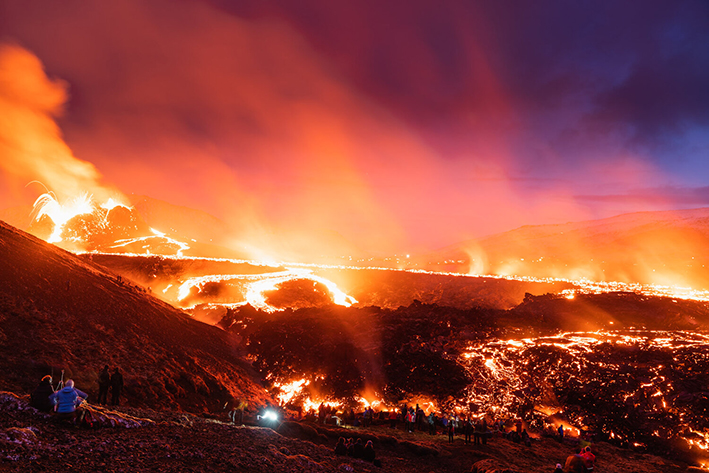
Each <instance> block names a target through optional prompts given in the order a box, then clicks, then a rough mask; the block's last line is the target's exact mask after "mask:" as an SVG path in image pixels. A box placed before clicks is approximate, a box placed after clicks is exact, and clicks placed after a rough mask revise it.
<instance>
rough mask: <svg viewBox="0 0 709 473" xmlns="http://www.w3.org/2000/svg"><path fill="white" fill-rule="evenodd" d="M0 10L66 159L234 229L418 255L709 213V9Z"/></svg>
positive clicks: (133, 6)
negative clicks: (637, 217) (46, 85)
mask: <svg viewBox="0 0 709 473" xmlns="http://www.w3.org/2000/svg"><path fill="white" fill-rule="evenodd" d="M0 5H1V7H0V8H1V10H0V37H1V38H2V40H3V41H4V42H5V43H13V44H16V45H19V46H21V47H23V48H25V49H27V50H28V51H29V52H31V53H32V54H34V55H36V57H37V58H38V59H39V60H40V61H41V62H42V63H43V64H44V67H45V69H46V71H47V73H48V74H49V76H50V77H53V78H58V79H61V80H63V81H66V83H67V87H68V90H69V99H68V102H67V104H66V112H65V113H64V115H63V116H62V117H61V118H59V119H58V123H59V126H60V127H61V130H62V132H63V133H64V137H65V139H66V142H67V144H68V145H69V146H70V148H71V149H72V150H73V152H74V155H75V156H76V157H77V158H79V159H81V160H85V161H89V162H91V163H93V164H94V165H95V166H96V168H97V169H98V171H99V172H100V173H101V174H102V175H103V181H104V182H106V183H110V184H112V185H115V186H117V187H118V188H120V189H121V190H122V191H123V192H125V193H133V192H134V193H139V194H148V195H151V196H154V197H157V198H161V199H165V200H168V201H171V202H174V203H177V204H180V205H188V206H191V207H196V208H199V209H202V210H206V211H209V212H211V213H213V214H216V215H217V216H219V217H221V218H225V219H233V220H235V223H237V224H238V225H241V226H242V227H243V228H252V229H253V228H259V229H262V228H271V229H272V228H291V229H295V230H297V231H298V232H301V233H302V234H303V235H307V233H308V231H309V230H310V229H314V228H317V229H328V230H335V231H337V232H339V233H341V234H342V235H344V236H345V237H346V238H348V239H350V240H353V241H356V242H357V243H358V244H361V245H362V246H364V247H380V248H385V247H386V248H402V247H406V248H409V247H411V248H423V247H426V248H431V247H436V246H440V245H445V244H447V243H453V242H455V241H458V240H461V239H466V238H470V237H474V236H480V235H484V234H489V233H494V232H499V231H505V230H509V229H511V228H515V227H517V226H520V225H525V224H537V223H557V222H565V221H570V220H579V219H587V218H599V217H605V216H611V215H615V214H618V213H622V212H630V211H637V210H663V209H671V208H687V207H699V206H707V205H708V204H709V3H708V2H706V1H700V0H697V1H681V2H678V1H662V2H660V1H623V2H616V1H603V2H598V1H593V2H591V1H574V2H569V1H535V2H524V1H514V2H513V1H500V0H495V1H475V2H460V1H450V2H448V1H426V2H423V1H385V2H382V1H369V0H365V1H357V2H347V3H345V2H334V1H323V0H302V1H298V2H290V1H285V0H283V1H259V2H231V1H227V0H212V1H203V2H197V1H193V0H180V1H176V2H167V1H154V2H138V1H125V2H111V3H95V4H88V5H87V4H86V3H85V2H78V1H76V2H74V1H67V2H31V4H30V3H29V2H24V1H8V0H3V1H2V2H0ZM10 174H11V173H10ZM8 175H9V174H8V173H7V171H6V174H5V180H6V181H8V182H10V181H12V179H14V178H11V177H8ZM24 178H25V177H24V176H23V179H24ZM10 187H12V186H10ZM15 187H16V188H18V189H19V186H15ZM23 192H26V191H23ZM3 198H4V199H7V200H8V202H9V201H13V202H12V203H15V202H16V201H18V200H22V199H27V198H28V197H27V195H26V194H24V193H17V192H14V193H12V192H9V191H6V192H5V195H3ZM237 215H238V217H237ZM254 231H256V230H254Z"/></svg>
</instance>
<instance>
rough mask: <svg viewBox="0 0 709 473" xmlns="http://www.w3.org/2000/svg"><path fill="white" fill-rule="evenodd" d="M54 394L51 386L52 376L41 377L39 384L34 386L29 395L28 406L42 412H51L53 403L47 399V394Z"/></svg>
mask: <svg viewBox="0 0 709 473" xmlns="http://www.w3.org/2000/svg"><path fill="white" fill-rule="evenodd" d="M52 394H54V388H52V377H51V376H49V375H47V376H45V377H44V378H42V381H40V382H39V385H37V387H36V388H35V390H34V392H32V395H31V396H30V406H32V407H34V408H35V409H37V410H39V411H42V412H51V410H52V408H53V407H54V405H53V404H52V402H51V401H50V400H49V396H51V395H52Z"/></svg>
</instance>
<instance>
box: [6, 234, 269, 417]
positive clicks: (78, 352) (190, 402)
mask: <svg viewBox="0 0 709 473" xmlns="http://www.w3.org/2000/svg"><path fill="white" fill-rule="evenodd" d="M0 264H1V269H0V370H2V373H3V376H2V377H1V378H0V387H1V388H2V389H8V390H13V391H20V392H21V391H24V392H28V391H31V390H32V389H33V388H34V387H35V385H36V384H37V382H38V380H39V379H40V378H41V377H42V376H43V375H45V374H49V373H51V372H53V373H54V375H55V381H56V380H58V378H59V375H60V372H61V370H65V371H66V373H65V377H67V378H68V377H72V378H74V380H75V381H76V383H77V387H79V388H80V389H82V390H84V391H86V392H88V393H89V395H90V396H91V397H92V398H93V399H94V400H95V399H96V392H97V385H96V378H97V373H98V371H99V370H100V368H101V367H103V366H104V365H106V364H107V365H109V366H111V367H114V366H119V367H120V368H121V369H122V371H123V373H124V377H125V380H126V385H125V397H126V398H127V401H126V402H127V403H128V404H130V405H134V406H148V407H154V408H172V409H183V410H189V411H198V412H201V411H206V410H217V409H220V408H221V406H222V405H223V404H224V403H225V402H226V400H229V399H230V398H232V397H244V398H247V399H249V401H250V404H251V405H252V406H254V405H258V404H263V403H265V402H266V401H267V400H268V398H267V395H266V394H265V392H264V389H263V387H261V386H260V384H259V383H258V382H257V381H256V380H255V378H254V377H253V375H252V373H251V371H250V367H249V365H248V364H247V363H245V362H243V360H242V359H241V358H240V357H239V356H238V353H237V351H236V348H235V346H234V345H233V343H232V342H231V340H230V338H229V336H228V335H227V334H225V333H224V332H223V331H221V330H219V329H218V328H215V327H212V326H208V325H205V324H202V323H200V322H197V321H194V320H192V319H191V318H190V317H189V316H187V315H186V314H185V313H183V312H181V311H179V310H177V309H175V308H174V307H172V306H170V305H168V304H166V303H164V302H162V301H160V300H158V299H156V298H155V297H152V296H151V295H148V294H146V293H145V292H144V291H143V289H142V288H139V287H137V286H133V285H131V284H129V283H127V282H125V280H121V279H119V278H118V277H117V276H115V275H114V274H111V273H108V272H106V270H105V269H102V268H101V267H99V266H96V265H94V264H92V263H91V262H90V261H89V262H86V261H85V260H82V259H80V258H78V257H76V256H74V255H73V254H71V253H68V252H66V251H64V250H61V249H59V248H57V247H55V246H53V245H50V244H47V243H45V242H43V241H41V240H39V239H37V238H35V237H32V236H31V235H29V234H27V233H24V232H22V231H19V230H17V229H15V228H13V227H11V226H9V225H7V224H5V223H4V222H0Z"/></svg>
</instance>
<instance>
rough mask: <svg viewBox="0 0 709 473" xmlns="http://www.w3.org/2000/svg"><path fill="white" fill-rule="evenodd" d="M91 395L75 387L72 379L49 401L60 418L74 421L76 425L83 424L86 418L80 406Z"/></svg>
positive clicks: (50, 397)
mask: <svg viewBox="0 0 709 473" xmlns="http://www.w3.org/2000/svg"><path fill="white" fill-rule="evenodd" d="M88 397H89V395H88V394H86V393H85V392H83V391H80V390H79V389H76V388H75V387H74V380H72V379H70V380H67V382H66V383H65V384H64V388H63V389H60V390H59V391H57V392H55V393H54V394H52V395H51V396H49V400H50V401H51V402H52V404H54V410H55V412H56V413H57V415H58V416H59V417H60V418H66V419H74V423H75V424H81V421H82V420H83V418H84V410H83V409H81V408H80V407H79V406H80V405H81V403H82V402H84V401H85V400H86V398H88Z"/></svg>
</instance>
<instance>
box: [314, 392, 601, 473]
mask: <svg viewBox="0 0 709 473" xmlns="http://www.w3.org/2000/svg"><path fill="white" fill-rule="evenodd" d="M337 414H338V413H337V409H335V408H334V407H331V406H326V405H325V404H321V405H320V408H319V409H318V410H317V411H310V412H308V413H307V414H306V418H308V417H310V418H311V420H312V419H317V421H318V422H319V423H321V424H328V423H335V422H334V421H333V419H337V422H338V423H339V422H340V420H344V422H345V423H347V424H350V425H353V426H355V427H357V426H363V427H368V426H370V425H372V422H373V421H375V420H377V421H378V423H379V424H380V425H381V424H384V425H388V426H389V428H391V429H397V428H401V427H399V425H400V423H403V429H404V431H405V432H409V433H413V432H416V431H420V432H428V433H429V434H431V435H437V434H439V433H443V434H447V435H448V441H449V443H452V442H455V438H456V435H461V434H462V435H464V441H465V444H471V443H472V444H473V445H486V444H487V443H488V441H489V440H490V439H492V438H494V437H498V438H505V439H507V440H509V441H511V442H514V443H519V444H523V445H526V446H528V447H531V446H532V437H531V436H530V435H529V432H528V431H527V429H526V426H525V424H524V422H523V421H522V419H521V418H514V419H502V418H500V419H496V420H492V421H489V422H488V419H487V418H486V417H485V416H473V415H468V416H460V415H458V414H457V413H455V412H451V413H450V414H448V415H445V414H441V415H438V414H437V413H435V412H433V411H431V412H429V413H428V414H426V413H425V412H424V411H423V409H421V407H420V406H419V405H418V404H417V405H416V406H415V407H413V406H411V407H409V406H406V405H404V406H403V407H401V408H400V409H392V410H390V411H380V412H374V410H373V409H372V408H371V407H367V408H366V409H365V410H364V411H363V412H361V413H355V412H354V410H353V409H350V411H349V412H347V413H344V414H342V417H340V416H338V415H337ZM553 432H554V433H553V434H551V435H552V436H553V437H555V438H556V439H557V440H558V441H560V442H563V441H564V438H565V436H566V432H565V431H564V427H563V425H559V427H558V428H557V429H554V431H553ZM543 434H545V435H549V434H548V432H546V431H545V432H543ZM369 444H371V441H370V442H367V445H369ZM365 446H366V445H363V444H362V442H361V440H359V439H358V441H356V442H353V441H352V439H349V440H345V438H343V437H341V438H340V439H339V441H338V443H337V445H336V447H335V453H337V454H338V455H348V456H351V457H354V458H364V459H367V460H368V461H372V460H369V458H368V457H366V458H365V457H363V456H362V448H363V447H365ZM371 449H372V450H371V455H372V457H371V458H374V447H373V446H372V447H371ZM368 455H370V454H368ZM566 463H567V464H566V465H565V466H564V467H562V466H561V464H557V465H556V470H554V473H560V472H569V471H571V472H575V471H583V472H592V471H593V470H594V463H595V455H594V454H593V453H592V451H591V447H590V446H584V447H583V448H582V449H581V451H579V452H578V453H577V454H574V455H572V456H570V457H569V458H568V459H567V461H566ZM572 463H573V464H572ZM574 468H576V469H574Z"/></svg>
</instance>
